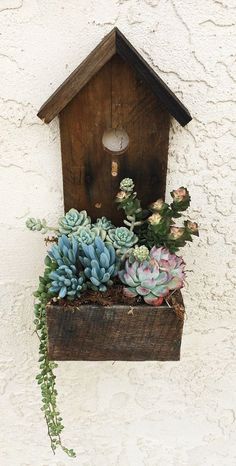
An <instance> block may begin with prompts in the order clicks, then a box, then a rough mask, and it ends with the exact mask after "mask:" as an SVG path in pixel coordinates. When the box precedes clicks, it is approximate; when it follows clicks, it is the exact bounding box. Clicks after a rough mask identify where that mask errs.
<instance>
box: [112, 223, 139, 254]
mask: <svg viewBox="0 0 236 466" xmlns="http://www.w3.org/2000/svg"><path fill="white" fill-rule="evenodd" d="M107 241H110V242H111V243H112V244H113V246H114V248H115V249H116V252H117V254H118V255H123V254H125V253H126V252H127V251H128V250H129V249H130V248H132V247H133V246H134V245H135V244H136V243H137V242H138V237H137V235H135V233H134V232H133V231H130V230H128V228H126V227H117V228H114V229H111V230H109V231H108V235H107Z"/></svg>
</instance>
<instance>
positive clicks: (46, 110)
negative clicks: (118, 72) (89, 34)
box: [38, 29, 116, 123]
mask: <svg viewBox="0 0 236 466" xmlns="http://www.w3.org/2000/svg"><path fill="white" fill-rule="evenodd" d="M115 36H116V31H115V30H114V29H113V30H112V31H111V32H110V33H109V34H107V36H105V37H104V39H103V40H102V41H101V42H100V44H99V45H98V46H97V47H96V48H95V49H94V50H93V51H92V52H91V53H90V54H89V55H88V57H87V58H86V59H85V60H84V61H83V62H82V63H81V64H80V65H79V66H78V67H77V68H76V69H75V70H74V71H73V72H72V73H71V74H70V76H69V77H68V78H67V79H66V80H65V81H64V82H63V83H62V84H61V86H60V87H59V88H58V89H57V90H56V91H55V92H54V93H53V94H52V95H51V97H49V99H48V100H47V101H46V102H45V103H44V104H43V105H42V107H41V108H40V110H39V112H38V117H39V118H41V119H42V120H44V121H45V123H49V122H50V121H52V120H53V118H55V116H56V115H58V114H59V113H60V112H61V111H62V110H63V108H64V107H65V106H66V105H67V104H68V103H69V102H70V101H71V99H73V97H75V95H76V94H77V93H78V92H79V91H80V90H81V89H82V88H83V87H84V86H85V85H86V84H87V83H88V82H89V80H90V79H91V78H92V77H93V76H94V75H95V74H96V73H97V72H98V71H99V70H100V69H101V68H102V67H103V66H104V64H105V63H107V62H108V61H109V60H110V58H111V57H112V56H113V55H114V53H115V51H116V46H115Z"/></svg>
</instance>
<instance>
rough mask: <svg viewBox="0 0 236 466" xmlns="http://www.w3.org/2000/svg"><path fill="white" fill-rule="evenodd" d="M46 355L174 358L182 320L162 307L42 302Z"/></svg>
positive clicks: (62, 357)
mask: <svg viewBox="0 0 236 466" xmlns="http://www.w3.org/2000/svg"><path fill="white" fill-rule="evenodd" d="M47 325H48V341H49V344H48V354H49V358H50V359H51V360H64V361H68V360H70V361H72V360H86V361H108V360H117V361H147V360H156V361H178V360H179V359H180V346H181V337H182V330H183V320H181V319H179V318H178V317H177V316H176V314H175V313H174V311H173V310H172V309H171V308H169V307H165V306H161V307H159V308H155V307H151V306H147V305H140V306H135V307H133V308H132V309H131V308H130V306H123V305H122V306H121V305H119V306H107V307H102V306H85V305H83V306H80V307H79V308H78V307H72V306H58V305H57V306H55V305H49V306H47Z"/></svg>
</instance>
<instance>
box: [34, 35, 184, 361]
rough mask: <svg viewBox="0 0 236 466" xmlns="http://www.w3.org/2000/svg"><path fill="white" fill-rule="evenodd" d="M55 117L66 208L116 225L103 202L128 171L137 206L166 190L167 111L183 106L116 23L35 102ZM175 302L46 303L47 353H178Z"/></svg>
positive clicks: (169, 356) (178, 113)
mask: <svg viewBox="0 0 236 466" xmlns="http://www.w3.org/2000/svg"><path fill="white" fill-rule="evenodd" d="M38 116H39V117H40V118H41V119H42V120H44V121H45V122H46V123H49V122H50V121H51V120H52V119H53V118H55V117H56V116H59V120H60V134H61V150H62V168H63V187H64V202H65V210H66V211H68V210H69V209H70V208H72V207H73V208H76V209H78V210H82V209H86V210H87V211H88V212H89V214H90V215H91V217H92V218H95V217H97V216H99V217H101V216H107V217H108V218H110V219H111V220H112V222H114V223H115V224H116V225H121V224H122V217H121V214H120V211H116V209H115V208H114V206H113V205H112V203H111V199H112V198H114V197H115V194H116V192H117V191H118V189H119V183H120V180H121V179H122V178H126V177H132V178H133V179H134V181H135V185H136V189H137V191H138V193H139V195H140V197H141V198H142V201H143V203H144V204H145V205H146V204H147V205H148V204H150V202H152V201H153V196H155V197H162V198H164V196H165V188H166V172H167V160H168V142H169V129H170V117H171V116H173V117H174V118H176V120H177V121H178V122H179V123H180V124H181V125H182V126H185V125H186V124H187V123H188V122H189V121H190V120H191V116H190V114H189V112H188V110H187V109H186V108H185V107H184V105H183V104H182V103H181V102H180V101H179V99H178V98H177V97H176V96H175V95H174V94H173V92H172V91H171V90H170V89H169V88H168V87H167V86H166V85H165V83H164V82H163V81H162V80H161V78H160V77H159V76H158V75H157V74H156V73H155V72H154V71H153V70H152V69H151V68H150V66H149V65H148V64H147V63H146V62H145V60H144V59H143V58H142V57H141V56H140V55H139V53H138V52H137V51H136V50H135V49H134V48H133V46H132V45H131V44H130V43H129V42H128V41H127V39H126V38H125V37H124V35H123V34H121V32H120V31H119V30H118V29H117V28H115V29H114V30H112V31H111V32H110V34H108V35H107V36H106V37H105V38H104V39H103V41H102V42H101V43H100V44H99V45H98V46H97V47H96V48H95V50H94V51H93V52H92V53H91V54H90V55H89V56H88V57H87V58H86V59H85V60H84V61H83V62H82V63H81V65H79V67H78V68H77V69H76V70H75V71H74V72H73V73H72V74H71V75H70V76H69V77H68V79H67V80H66V81H65V82H64V83H63V84H62V85H61V86H60V87H59V89H58V90H57V91H56V92H55V93H54V94H53V95H52V96H51V97H50V98H49V99H48V100H47V102H46V103H45V104H44V105H43V106H42V108H41V109H40V111H39V113H38ZM176 306H177V307H178V309H179V308H181V309H182V311H183V303H182V297H181V294H180V293H179V294H178V299H177V301H176V303H175V306H173V307H168V306H167V305H163V306H160V307H151V306H148V305H145V304H140V305H137V306H134V307H132V308H131V307H130V306H129V305H127V306H125V305H117V306H115V305H114V306H110V307H103V306H98V305H89V306H86V305H82V306H79V308H78V307H73V306H72V305H69V306H61V305H59V304H57V305H48V306H47V323H48V342H49V345H48V351H49V357H50V358H51V359H58V360H137V361H138V360H161V361H164V360H178V359H179V358H180V345H181V336H182V328H183V315H180V314H179V313H178V315H177V314H176Z"/></svg>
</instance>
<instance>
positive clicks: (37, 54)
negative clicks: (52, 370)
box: [0, 0, 236, 466]
mask: <svg viewBox="0 0 236 466" xmlns="http://www.w3.org/2000/svg"><path fill="white" fill-rule="evenodd" d="M235 15H236V4H235V0H188V1H185V0H100V1H95V0H80V1H76V0H0V24H1V26H0V31H1V41H0V71H1V73H0V75H1V91H0V144H1V152H0V158H1V159H0V177H1V182H0V189H1V197H0V199H1V202H0V207H1V220H0V228H1V243H0V248H1V252H0V257H1V267H0V275H1V277H0V283H1V326H0V394H1V397H0V415H1V421H0V465H1V466H49V465H50V466H65V465H69V464H76V465H81V466H143V465H144V466H221V465H224V466H234V465H235V464H236V422H235V419H236V417H235V416H236V414H235V412H236V411H235V410H236V394H235V384H236V360H235V353H236V339H235V333H236V316H235V299H233V298H234V286H235V283H236V269H235V254H236V246H235V242H234V241H235V224H234V221H235V206H236V196H235V191H234V192H233V183H234V182H235V170H236V160H235V136H236V127H235V123H236V104H235V82H236V78H235V76H236V61H235V41H236V27H235V24H234V20H235ZM114 25H117V26H118V27H119V28H120V29H121V30H122V31H123V32H124V33H125V34H126V36H127V37H128V38H129V39H130V41H131V42H132V43H133V44H134V46H135V47H136V48H137V49H138V50H139V51H140V52H141V53H142V54H143V56H144V58H145V59H147V61H148V62H149V63H150V64H151V66H153V67H154V69H155V70H156V71H157V72H158V73H159V74H160V75H161V76H162V77H163V79H164V80H165V81H166V83H167V84H168V85H169V86H170V87H171V88H172V89H173V91H174V92H176V93H177V95H178V96H179V97H180V99H182V100H183V101H184V103H185V104H186V106H187V107H188V108H189V109H190V110H191V112H192V114H193V116H194V118H193V121H192V122H191V123H190V124H189V125H188V126H187V127H186V128H181V127H180V125H178V124H177V123H175V122H173V127H172V130H171V142H170V155H169V175H168V192H169V191H170V189H173V188H177V187H178V186H179V185H182V184H184V185H187V186H188V187H189V189H190V191H191V194H192V209H191V212H192V219H193V220H196V221H198V222H199V223H200V227H201V238H200V240H199V241H198V240H196V241H195V242H194V245H192V246H191V248H188V247H186V248H185V250H184V257H185V259H186V261H187V263H188V269H189V270H193V273H191V272H190V273H189V278H188V284H187V287H186V289H185V291H184V297H185V302H186V308H187V320H186V323H185V330H184V337H183V345H182V359H181V362H179V363H157V362H147V363H125V362H123V363H120V362H116V363H115V364H114V365H113V364H111V363H109V362H108V363H86V362H84V363H83V362H81V363H80V362H75V363H70V362H66V363H60V365H59V368H58V369H57V384H58V391H59V406H60V409H61V412H62V415H63V418H64V424H65V426H66V429H65V433H64V439H65V443H66V444H68V446H71V447H74V448H75V449H76V450H77V453H78V457H77V459H75V460H70V459H67V457H66V456H65V455H64V454H63V453H60V452H59V453H57V455H56V456H55V457H53V455H52V453H51V451H50V448H49V441H48V438H47V433H46V427H45V423H44V419H43V416H42V415H41V411H40V404H41V399H40V392H39V390H38V388H37V386H36V384H35V381H34V377H35V374H36V372H37V357H38V353H37V352H38V342H37V339H36V337H35V336H34V335H32V333H33V330H34V327H33V324H32V320H33V311H32V306H33V298H32V297H31V293H32V291H33V290H34V289H35V287H36V286H37V279H38V275H39V273H40V272H41V271H42V269H43V257H44V253H45V250H44V244H43V240H42V237H41V235H40V234H33V233H31V232H28V231H26V229H25V226H24V223H25V220H26V218H27V217H28V216H37V217H44V216H45V217H47V218H48V219H49V220H50V221H51V222H53V221H55V220H56V219H57V217H58V216H59V214H61V213H62V210H63V198H62V175H61V162H60V145H59V131H58V122H57V121H56V120H55V121H53V122H52V123H51V124H50V125H49V126H47V125H44V124H42V122H41V121H40V120H39V119H37V117H36V113H37V110H38V108H39V107H40V105H41V104H42V103H43V102H44V101H45V100H46V98H47V97H48V96H49V95H50V94H51V93H52V91H53V90H55V89H56V88H57V86H58V85H59V84H61V82H62V81H63V80H64V79H65V78H66V77H67V76H68V74H69V73H70V71H72V70H73V69H74V68H75V67H76V66H77V65H78V63H79V62H80V61H81V60H82V59H83V58H85V56H86V55H87V54H88V53H89V52H90V51H91V50H92V49H93V48H94V47H95V46H96V44H97V43H98V42H99V40H100V39H101V38H102V37H103V36H104V35H105V33H107V32H109V31H110V29H111V28H112V27H113V26H114Z"/></svg>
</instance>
